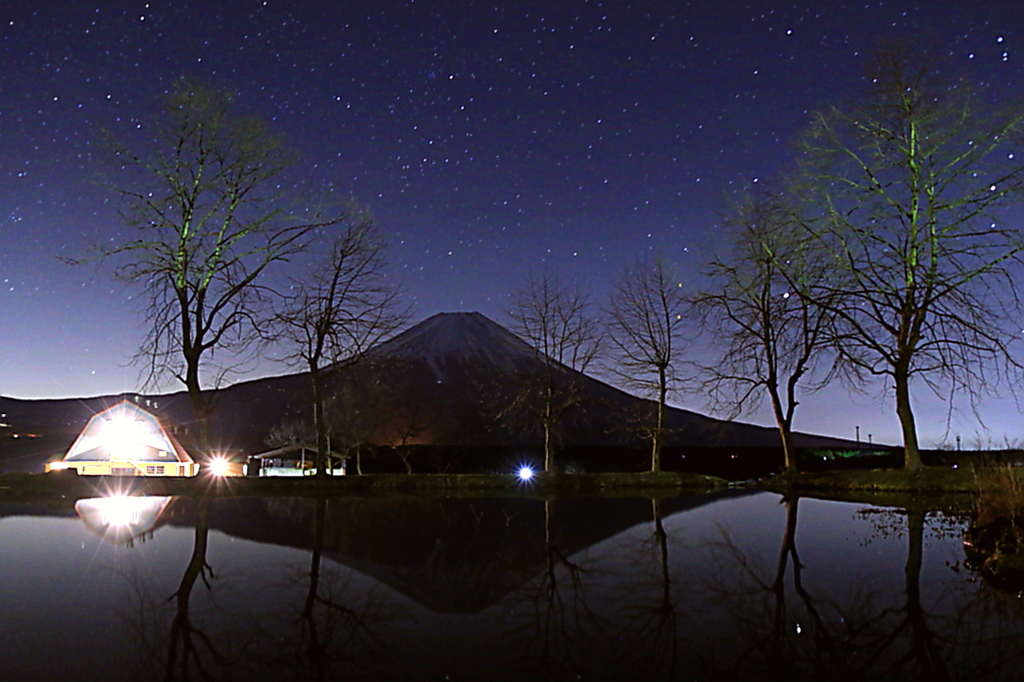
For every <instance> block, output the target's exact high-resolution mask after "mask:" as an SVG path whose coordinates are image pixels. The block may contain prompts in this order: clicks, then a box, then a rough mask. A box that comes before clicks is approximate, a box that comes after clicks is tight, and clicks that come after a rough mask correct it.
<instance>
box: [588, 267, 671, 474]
mask: <svg viewBox="0 0 1024 682" xmlns="http://www.w3.org/2000/svg"><path fill="white" fill-rule="evenodd" d="M678 280H679V278H678V277H677V276H676V275H675V273H674V272H673V271H672V269H671V268H670V267H669V266H668V265H667V264H666V263H665V262H664V261H663V260H661V259H653V260H652V259H647V260H640V261H637V262H635V263H633V264H631V265H629V266H627V267H626V268H624V269H623V271H622V272H621V274H620V275H619V278H618V279H617V280H616V282H615V288H614V289H613V290H612V295H611V301H610V303H609V304H608V311H607V316H608V332H609V334H608V336H609V339H610V341H611V348H612V353H613V355H614V360H615V365H614V366H613V367H612V371H613V372H614V373H615V374H616V375H618V376H619V377H620V378H621V379H622V380H623V381H625V382H626V384H628V385H629V386H631V387H633V388H637V389H639V390H641V391H644V392H646V393H650V394H653V395H654V396H656V398H657V410H656V413H655V419H654V424H653V425H650V433H651V471H661V448H662V446H663V445H664V440H665V428H664V423H665V401H666V398H667V396H668V392H669V389H670V388H671V386H672V384H673V382H674V381H675V379H676V370H677V365H678V363H679V356H680V352H681V351H682V348H681V347H680V337H681V335H682V330H683V325H684V323H685V318H684V315H685V313H686V308H687V300H686V295H685V293H684V291H683V285H682V283H681V282H679V281H678Z"/></svg>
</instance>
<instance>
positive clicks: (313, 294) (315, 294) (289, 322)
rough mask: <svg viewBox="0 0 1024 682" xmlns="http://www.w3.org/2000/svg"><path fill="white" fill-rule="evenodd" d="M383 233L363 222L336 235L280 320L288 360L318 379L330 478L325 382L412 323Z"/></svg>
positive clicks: (323, 452) (321, 471)
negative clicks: (391, 274) (390, 266)
mask: <svg viewBox="0 0 1024 682" xmlns="http://www.w3.org/2000/svg"><path fill="white" fill-rule="evenodd" d="M384 251H385V242H384V240H383V237H382V236H381V235H380V234H379V232H378V231H377V230H376V229H375V228H374V226H373V224H372V223H371V222H370V221H369V220H366V219H357V220H356V221H355V222H352V223H349V224H348V225H347V226H346V228H345V229H344V230H343V231H342V232H341V234H339V235H337V236H336V237H334V238H333V241H332V242H331V244H330V247H329V249H328V251H327V253H326V255H325V257H324V258H323V259H322V260H321V261H320V262H315V263H314V264H313V266H312V268H311V270H310V272H309V274H308V276H306V277H305V278H302V279H295V280H293V283H292V289H291V293H290V294H288V295H287V296H286V298H285V305H284V307H283V309H282V310H280V311H279V312H278V314H277V315H276V316H275V318H274V322H275V326H276V329H277V334H276V336H277V338H278V340H279V341H281V342H283V343H284V344H285V345H286V347H287V348H289V349H290V353H289V355H287V356H286V357H285V361H286V362H289V363H292V364H299V365H302V366H305V368H306V369H308V370H309V375H310V379H311V381H312V383H313V423H314V425H315V427H316V475H317V476H318V477H322V476H326V475H327V467H326V462H327V451H328V446H327V437H328V428H327V417H326V415H325V412H324V402H325V396H324V380H325V378H326V377H327V376H328V375H330V374H331V373H334V372H337V371H338V370H340V369H342V368H344V367H348V366H351V365H353V364H355V363H356V362H357V361H359V359H360V358H362V357H363V355H364V354H365V353H366V351H367V350H369V349H370V348H372V347H373V346H374V345H376V344H377V343H379V342H380V341H381V340H383V339H384V338H386V337H387V336H390V335H391V334H392V333H394V331H395V330H396V329H398V328H399V327H400V326H401V325H402V324H404V323H405V321H406V319H407V318H408V311H407V310H406V309H405V308H403V307H402V306H401V305H400V304H399V301H398V295H399V289H398V287H397V285H396V284H395V282H394V280H392V279H391V278H389V277H388V273H387V261H386V259H385V254H384Z"/></svg>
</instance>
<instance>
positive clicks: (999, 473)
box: [756, 467, 1024, 493]
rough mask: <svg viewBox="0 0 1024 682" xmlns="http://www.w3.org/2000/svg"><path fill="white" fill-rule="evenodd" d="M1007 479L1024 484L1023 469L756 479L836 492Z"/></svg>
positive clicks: (968, 489)
mask: <svg viewBox="0 0 1024 682" xmlns="http://www.w3.org/2000/svg"><path fill="white" fill-rule="evenodd" d="M1007 479H1009V480H1010V481H1018V482H1020V483H1024V468H1015V467H991V468H987V467H986V468H982V467H979V468H974V467H960V468H957V469H953V468H950V467H922V468H920V469H914V470H910V471H908V470H906V469H861V470H837V471H823V472H818V473H791V474H782V475H780V476H773V477H771V478H766V479H763V480H761V481H758V482H757V484H756V485H757V487H758V488H760V489H762V490H770V491H773V492H781V493H785V492H814V491H817V492H837V491H844V490H861V491H872V492H888V493H981V492H983V491H985V490H987V489H990V488H992V487H994V486H1003V485H1005V484H1006V482H1007Z"/></svg>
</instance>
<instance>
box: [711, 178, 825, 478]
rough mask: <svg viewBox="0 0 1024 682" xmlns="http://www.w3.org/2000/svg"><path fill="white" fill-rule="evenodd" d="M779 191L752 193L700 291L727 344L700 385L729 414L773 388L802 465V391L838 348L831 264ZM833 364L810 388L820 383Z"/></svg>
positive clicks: (787, 445)
mask: <svg viewBox="0 0 1024 682" xmlns="http://www.w3.org/2000/svg"><path fill="white" fill-rule="evenodd" d="M790 216H791V212H790V211H789V210H788V209H786V208H785V207H784V206H783V205H782V204H781V203H780V202H779V200H778V198H777V197H774V196H771V195H769V194H765V195H762V196H760V197H757V198H754V199H751V200H750V201H748V202H747V203H746V204H744V205H742V206H741V207H740V209H739V210H738V211H737V215H736V217H735V219H733V220H732V221H731V223H730V225H729V230H730V240H731V244H730V245H729V249H728V251H727V252H726V254H725V255H724V256H722V257H719V258H716V259H714V260H713V261H712V262H711V263H710V265H709V267H708V275H709V278H708V284H707V289H706V290H705V291H703V292H700V293H698V294H696V295H695V297H694V310H695V314H696V316H697V318H698V319H699V320H700V323H701V325H702V331H703V332H704V333H705V334H708V335H710V336H711V338H712V339H714V345H715V346H716V347H718V348H721V349H722V352H721V355H720V356H717V357H715V358H714V359H713V360H712V361H711V362H709V363H707V364H705V365H704V366H703V367H702V368H701V370H702V374H703V376H704V380H703V381H702V382H701V390H702V392H703V393H704V394H706V395H708V396H709V397H710V399H711V401H712V403H713V404H714V405H716V406H723V405H724V406H726V407H727V408H728V409H729V412H730V418H734V417H736V416H738V415H740V414H742V413H744V412H746V411H749V410H751V409H753V408H755V407H756V406H757V405H759V404H760V403H761V401H762V400H763V398H764V396H765V395H766V394H767V395H768V397H769V399H770V401H771V406H772V413H773V415H774V417H775V423H776V425H777V426H778V429H779V435H780V437H781V440H782V450H783V458H784V464H785V468H786V469H787V470H793V469H795V468H796V457H795V453H794V449H793V418H794V415H795V413H796V407H797V405H798V404H799V400H798V391H799V390H800V388H801V382H803V383H804V384H805V385H806V384H807V381H806V380H807V379H808V378H810V377H811V376H812V375H813V372H814V370H815V369H816V367H818V366H819V365H820V364H821V361H822V359H823V358H825V357H832V356H834V355H835V353H834V351H833V350H832V348H833V344H834V338H833V335H832V327H831V320H832V315H831V313H830V312H829V306H827V305H819V303H825V302H826V301H823V300H819V299H816V298H815V296H819V295H821V296H824V295H825V293H826V288H825V286H824V285H823V282H824V281H825V280H826V278H827V277H828V276H829V274H830V272H829V270H828V269H827V267H826V262H827V261H825V259H824V258H823V255H822V254H821V252H820V251H819V250H816V249H815V248H813V244H811V243H809V242H808V240H807V239H806V238H805V237H804V235H803V234H802V232H801V230H802V228H801V226H800V224H799V223H798V222H796V221H794V220H792V219H791V217H790ZM831 374H832V373H831V372H828V373H827V376H825V377H819V378H818V381H817V382H816V383H815V384H814V385H811V386H806V388H808V389H810V390H813V389H814V388H817V387H819V386H820V385H822V384H823V383H827V381H828V379H829V378H831Z"/></svg>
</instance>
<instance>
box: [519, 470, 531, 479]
mask: <svg viewBox="0 0 1024 682" xmlns="http://www.w3.org/2000/svg"><path fill="white" fill-rule="evenodd" d="M531 478H533V469H531V468H530V467H526V466H524V467H519V480H520V481H529V480H530V479H531Z"/></svg>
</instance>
